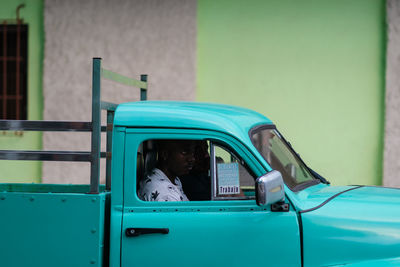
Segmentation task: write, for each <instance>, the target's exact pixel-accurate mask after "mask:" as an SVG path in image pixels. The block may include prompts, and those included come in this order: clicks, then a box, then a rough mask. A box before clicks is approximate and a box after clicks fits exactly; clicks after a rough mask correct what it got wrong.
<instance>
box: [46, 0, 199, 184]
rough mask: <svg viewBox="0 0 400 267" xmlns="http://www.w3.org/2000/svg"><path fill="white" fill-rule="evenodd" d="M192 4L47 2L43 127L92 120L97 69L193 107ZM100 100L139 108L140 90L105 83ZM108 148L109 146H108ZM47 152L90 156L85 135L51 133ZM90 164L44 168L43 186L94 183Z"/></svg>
mask: <svg viewBox="0 0 400 267" xmlns="http://www.w3.org/2000/svg"><path fill="white" fill-rule="evenodd" d="M196 5H197V3H196V1H194V0H168V1H164V0H142V1H139V0H116V1H107V0H86V1H80V0H69V1H61V0H45V11H44V17H45V22H44V23H45V62H44V81H43V87H44V92H43V94H44V119H45V120H80V121H89V120H90V119H91V79H92V74H91V68H92V66H91V62H92V58H93V57H101V58H103V66H104V67H105V68H107V69H110V70H114V71H116V72H119V73H121V74H124V75H128V76H133V77H135V76H136V77H137V78H139V75H140V74H148V75H149V83H150V85H149V87H150V89H149V92H148V98H149V99H150V100H152V99H157V100H160V99H162V100H194V97H195V74H196V70H195V66H196V62H195V60H196V32H197V30H196ZM102 95H103V96H102V99H103V100H106V101H114V102H122V101H123V102H126V101H136V100H138V99H139V90H138V89H132V88H129V87H125V86H119V85H118V86H115V85H113V84H112V83H111V82H108V81H104V80H103V83H102ZM103 140H104V138H103ZM43 147H44V149H45V150H82V151H83V150H87V151H88V150H89V149H90V135H89V134H85V133H45V134H44V137H43ZM89 171H90V168H89V164H88V163H57V162H45V163H44V164H43V182H45V183H88V182H89Z"/></svg>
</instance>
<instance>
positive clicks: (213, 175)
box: [210, 142, 217, 200]
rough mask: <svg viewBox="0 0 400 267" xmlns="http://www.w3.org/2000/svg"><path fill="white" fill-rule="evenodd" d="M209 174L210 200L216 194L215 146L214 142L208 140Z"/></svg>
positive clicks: (213, 198)
mask: <svg viewBox="0 0 400 267" xmlns="http://www.w3.org/2000/svg"><path fill="white" fill-rule="evenodd" d="M210 161H211V162H210V163H211V164H210V174H211V175H210V176H211V200H215V198H216V196H217V183H216V179H217V166H216V163H215V162H216V160H215V147H214V143H213V142H210Z"/></svg>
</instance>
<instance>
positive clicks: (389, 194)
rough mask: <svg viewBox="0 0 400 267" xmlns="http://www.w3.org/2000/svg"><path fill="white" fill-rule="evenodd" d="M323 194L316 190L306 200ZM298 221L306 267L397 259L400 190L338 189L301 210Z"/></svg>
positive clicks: (399, 251) (399, 226)
mask: <svg viewBox="0 0 400 267" xmlns="http://www.w3.org/2000/svg"><path fill="white" fill-rule="evenodd" d="M343 189H344V190H343ZM319 191H321V190H319ZM322 191H323V190H322ZM313 194H315V195H314V197H313ZM317 195H318V196H319V197H316V196H317ZM322 195H323V194H322V193H321V192H318V190H317V191H316V192H314V193H310V195H309V196H308V198H309V199H319V200H323V197H322ZM299 218H300V220H301V224H302V230H303V249H304V263H305V265H306V266H307V265H309V266H329V265H338V264H354V263H358V262H363V261H368V260H382V259H393V258H397V257H400V190H399V189H395V188H383V187H369V186H362V187H348V188H347V189H346V188H341V190H338V191H337V193H336V194H333V195H331V196H329V197H326V198H325V200H323V201H322V202H321V203H320V204H318V205H315V206H314V207H310V208H308V209H303V210H301V211H300V212H299Z"/></svg>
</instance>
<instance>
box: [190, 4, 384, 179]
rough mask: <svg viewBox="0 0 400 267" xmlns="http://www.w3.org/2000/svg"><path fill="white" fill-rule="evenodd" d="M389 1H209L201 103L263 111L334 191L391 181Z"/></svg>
mask: <svg viewBox="0 0 400 267" xmlns="http://www.w3.org/2000/svg"><path fill="white" fill-rule="evenodd" d="M384 8H385V2H384V1H383V0H379V1H378V0H335V1H332V0H303V1H297V0H280V1H278V0H251V1H240V0H218V1H215V0H199V1H198V40H197V44H198V55H197V61H198V63H197V64H198V66H197V67H198V70H197V96H196V98H197V100H199V101H208V102H220V103H227V104H234V105H239V106H244V107H249V108H252V109H255V110H257V111H259V112H261V113H263V114H265V115H267V116H268V117H269V118H271V119H272V120H273V121H274V122H275V123H276V124H277V126H278V128H279V129H280V131H281V132H282V133H283V134H284V135H285V136H286V138H287V139H289V140H290V141H291V142H292V144H293V145H294V147H295V149H296V150H297V151H298V152H299V153H300V154H301V155H302V157H303V158H304V160H305V161H306V162H308V163H309V165H310V166H311V167H313V168H314V169H315V170H317V171H318V172H320V173H321V174H322V175H323V176H325V177H326V178H328V179H329V180H330V181H331V182H332V183H333V184H336V185H338V184H381V181H382V143H383V140H382V139H383V119H384V106H383V101H384V100H383V99H384V55H385V31H386V29H385V24H384V20H385V11H384Z"/></svg>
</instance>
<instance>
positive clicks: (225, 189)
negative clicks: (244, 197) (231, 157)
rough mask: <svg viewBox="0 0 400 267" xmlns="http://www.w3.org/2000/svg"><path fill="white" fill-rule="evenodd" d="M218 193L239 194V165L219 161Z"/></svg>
mask: <svg viewBox="0 0 400 267" xmlns="http://www.w3.org/2000/svg"><path fill="white" fill-rule="evenodd" d="M217 171H218V194H220V195H231V194H239V193H240V189H239V185H240V184H239V165H238V164H237V163H236V162H234V163H218V164H217Z"/></svg>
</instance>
